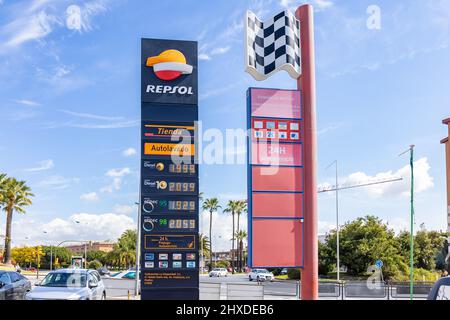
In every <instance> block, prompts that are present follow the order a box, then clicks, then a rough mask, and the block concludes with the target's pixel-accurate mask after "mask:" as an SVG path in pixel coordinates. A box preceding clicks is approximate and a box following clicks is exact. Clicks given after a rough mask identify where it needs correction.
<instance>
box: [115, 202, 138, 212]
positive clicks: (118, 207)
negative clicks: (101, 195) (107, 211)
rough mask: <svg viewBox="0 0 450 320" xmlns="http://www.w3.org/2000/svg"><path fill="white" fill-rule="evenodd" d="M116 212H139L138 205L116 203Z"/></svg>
mask: <svg viewBox="0 0 450 320" xmlns="http://www.w3.org/2000/svg"><path fill="white" fill-rule="evenodd" d="M114 212H115V213H118V214H124V215H131V214H133V213H137V207H136V206H128V205H120V204H116V205H115V206H114Z"/></svg>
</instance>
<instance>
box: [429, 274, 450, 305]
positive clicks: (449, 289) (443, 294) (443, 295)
mask: <svg viewBox="0 0 450 320" xmlns="http://www.w3.org/2000/svg"><path fill="white" fill-rule="evenodd" d="M428 300H450V277H445V278H441V279H439V280H438V281H436V283H435V284H434V287H433V289H431V291H430V293H429V294H428Z"/></svg>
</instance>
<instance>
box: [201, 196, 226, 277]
mask: <svg viewBox="0 0 450 320" xmlns="http://www.w3.org/2000/svg"><path fill="white" fill-rule="evenodd" d="M202 208H203V210H207V211H208V212H209V246H210V250H211V254H210V255H209V268H210V269H211V268H212V256H213V253H214V251H213V246H212V214H213V213H214V212H217V210H219V209H220V208H222V207H221V206H220V205H219V200H218V199H217V198H211V199H206V200H205V202H203V205H202Z"/></svg>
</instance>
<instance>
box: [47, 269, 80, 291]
mask: <svg viewBox="0 0 450 320" xmlns="http://www.w3.org/2000/svg"><path fill="white" fill-rule="evenodd" d="M40 285H41V286H42V287H66V288H83V287H85V286H86V274H85V273H65V272H52V273H49V274H48V275H47V276H46V277H45V278H44V280H42V282H41V284H40Z"/></svg>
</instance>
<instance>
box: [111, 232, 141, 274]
mask: <svg viewBox="0 0 450 320" xmlns="http://www.w3.org/2000/svg"><path fill="white" fill-rule="evenodd" d="M136 238H137V233H136V230H126V231H125V232H124V233H122V235H121V236H120V238H119V239H118V240H117V243H116V244H115V245H114V248H113V251H112V253H111V254H110V255H109V259H111V260H112V262H113V264H114V265H118V266H119V267H125V268H129V267H131V266H132V265H134V264H135V263H136Z"/></svg>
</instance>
